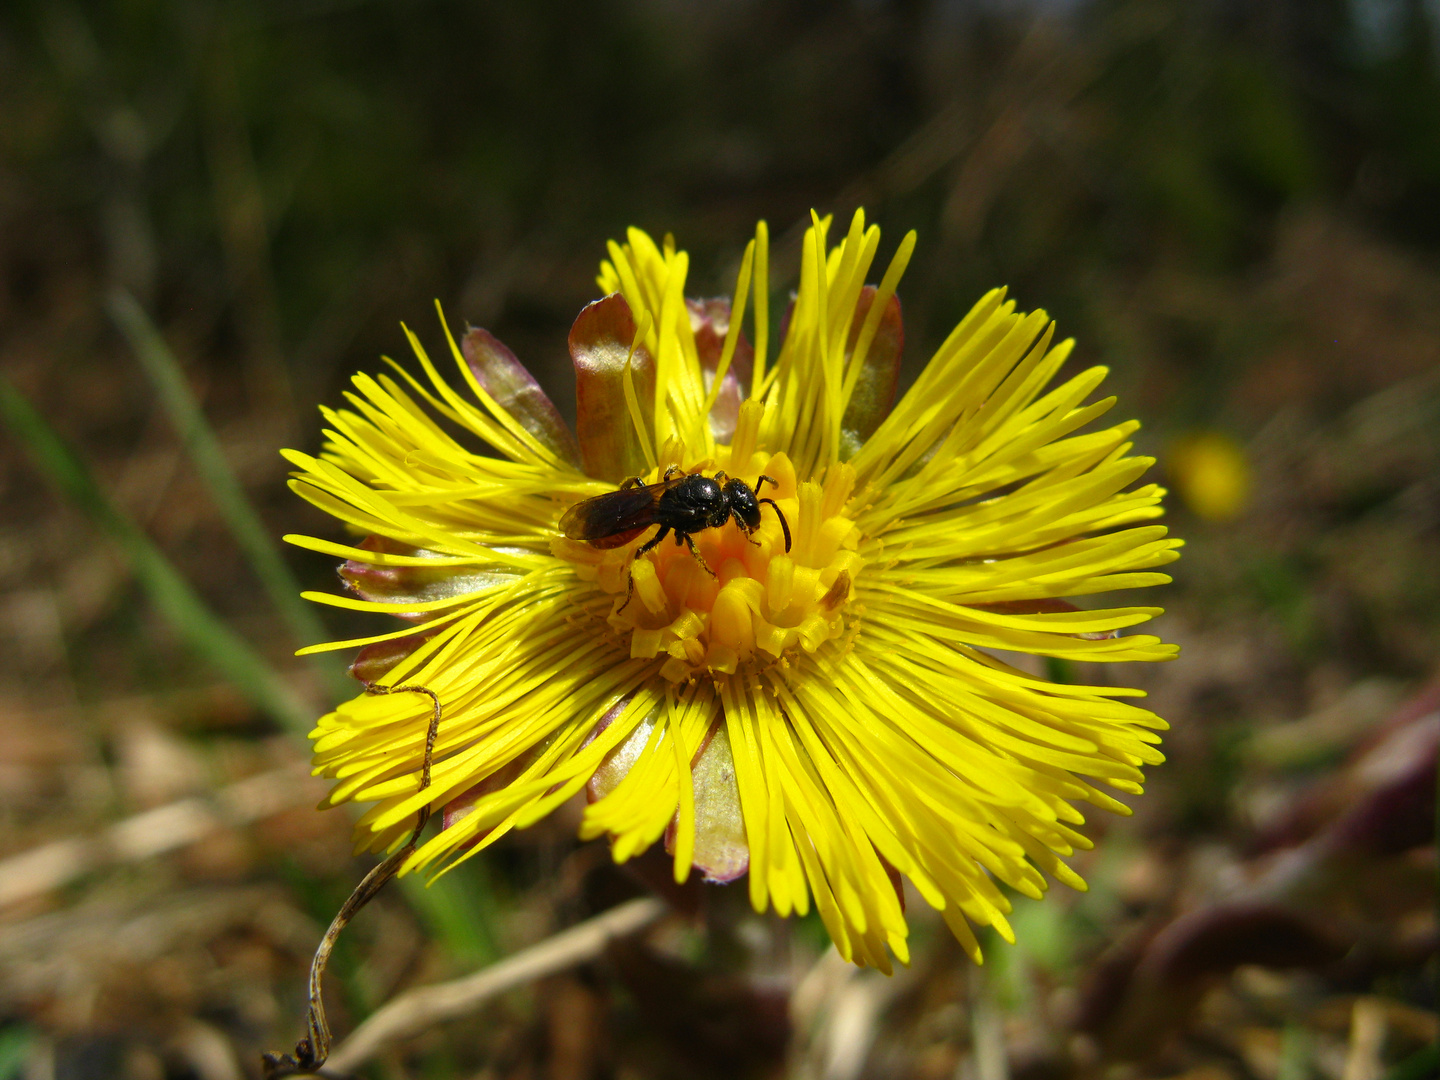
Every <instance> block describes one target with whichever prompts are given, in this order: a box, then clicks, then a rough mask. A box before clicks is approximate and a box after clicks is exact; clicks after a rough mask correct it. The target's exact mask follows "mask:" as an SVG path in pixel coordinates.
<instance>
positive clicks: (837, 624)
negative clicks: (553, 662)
mask: <svg viewBox="0 0 1440 1080" xmlns="http://www.w3.org/2000/svg"><path fill="white" fill-rule="evenodd" d="M745 426H746V425H744V423H743V421H742V425H741V428H742V430H741V431H737V433H736V434H737V438H736V440H735V442H734V443H733V444H732V445H731V446H729V447H719V448H717V450H718V453H717V456H716V457H715V458H709V459H706V460H699V461H697V460H685V457H684V454H683V450H681V449H680V448H678V447H673V446H672V447H671V448H669V449H670V453H669V454H668V455H666V460H664V461H662V462H660V463H659V465H658V466H657V467H656V469H655V470H654V471H653V472H652V473H651V474H649V475H647V476H644V477H642V478H641V479H642V480H644V481H645V482H647V483H655V482H657V481H658V480H659V478H660V477H661V476H662V475H663V474H664V471H665V469H666V468H667V467H669V466H670V465H672V464H673V465H678V466H679V467H680V468H682V469H683V470H684V471H686V472H689V473H697V472H703V473H705V474H707V475H713V473H714V472H715V471H717V470H720V469H723V470H724V471H726V472H727V473H729V474H730V475H732V476H738V477H741V478H742V479H744V480H746V481H747V482H748V483H750V484H752V485H753V484H754V483H755V482H756V480H757V478H758V477H759V476H761V475H762V474H763V475H765V476H768V477H770V478H772V479H773V480H774V481H775V487H774V488H773V489H772V488H770V487H769V486H768V485H767V487H766V489H765V493H766V495H767V496H772V497H773V498H774V499H775V501H776V503H777V504H778V505H779V509H780V512H781V513H783V514H784V515H785V519H786V521H787V522H788V523H789V525H790V531H791V541H792V542H791V547H790V551H789V552H788V553H787V552H786V550H785V538H784V533H783V531H782V529H781V526H780V520H779V518H778V516H777V515H776V514H775V513H774V512H773V510H772V509H771V508H769V507H766V508H765V511H764V512H763V513H762V514H761V523H760V528H759V529H757V530H756V531H755V533H754V534H753V535H752V536H749V537H747V536H746V535H745V533H744V532H742V531H741V529H740V528H739V527H738V526H737V525H736V524H735V523H734V522H733V521H731V522H729V523H728V524H726V525H724V526H723V527H721V528H716V529H706V530H704V531H703V532H698V533H695V534H694V536H693V539H694V541H695V547H696V549H697V550H698V551H699V553H700V555H701V557H702V558H703V559H704V560H705V563H706V564H707V565H708V566H709V567H710V568H711V569H712V570H713V571H714V576H713V577H712V576H711V574H709V573H707V572H706V570H705V568H704V567H702V566H701V565H700V563H699V562H698V561H697V560H696V559H694V558H693V557H692V556H691V555H690V552H689V551H688V550H687V549H686V548H685V547H684V546H683V545H676V544H672V543H670V542H669V541H668V540H666V541H664V542H662V543H661V544H659V545H658V546H656V547H655V548H652V549H651V550H650V551H648V552H646V553H645V554H644V555H641V556H639V557H638V558H636V557H635V552H636V550H637V549H638V548H640V547H641V546H642V545H643V544H644V542H645V541H646V540H648V539H649V538H650V536H651V535H652V532H653V530H647V531H646V532H645V533H643V534H641V535H640V536H638V537H636V538H635V539H634V540H633V541H631V542H630V543H629V544H626V545H624V546H623V547H618V548H612V549H608V550H601V549H598V548H595V547H592V546H590V545H589V544H585V543H580V542H578V541H574V540H568V539H565V538H563V537H557V538H556V539H555V540H554V541H553V542H552V550H553V551H554V553H555V554H556V555H557V556H559V557H560V558H563V559H566V560H567V561H569V562H571V563H572V564H573V565H574V566H575V571H576V575H577V576H578V577H579V578H580V579H581V580H583V581H593V582H595V583H596V585H598V587H599V588H600V589H602V590H604V591H605V592H606V593H608V594H610V595H611V596H613V597H614V602H613V604H612V605H611V609H610V614H609V616H608V618H607V619H606V622H607V623H608V625H609V628H610V629H611V630H612V631H613V632H614V633H616V634H619V635H622V636H628V638H629V645H630V655H631V656H632V657H634V658H641V659H653V658H656V657H659V656H661V655H662V654H664V655H665V656H666V660H665V663H664V665H663V666H662V668H661V670H660V673H661V675H663V676H664V677H665V678H666V679H668V680H670V681H671V682H676V683H679V682H688V681H691V680H694V679H697V678H700V677H702V676H703V675H707V674H708V675H711V676H714V675H718V674H727V675H728V674H734V673H735V672H737V671H739V670H741V669H742V668H759V667H767V666H769V665H770V664H772V663H775V662H776V661H780V662H782V663H783V662H784V660H785V658H786V657H787V655H791V654H794V653H795V652H797V651H802V650H803V651H804V652H809V653H813V652H815V651H816V650H817V649H819V648H820V646H821V645H823V644H824V643H825V642H827V641H831V640H833V639H836V638H840V637H842V636H844V635H845V633H846V626H847V616H849V617H851V621H853V616H854V615H855V614H856V613H855V612H854V611H853V605H852V602H851V598H852V596H853V593H854V582H855V579H856V577H857V576H858V575H859V573H860V572H861V570H862V568H863V566H864V560H863V559H862V558H861V557H860V554H859V552H858V550H857V548H858V546H859V542H860V534H859V530H858V529H857V528H856V526H855V522H854V521H853V520H852V519H851V517H850V516H848V515H847V513H846V510H847V507H848V504H849V503H850V501H851V496H852V495H853V493H854V488H855V472H854V470H853V469H851V468H850V466H849V465H846V464H844V463H839V464H836V465H834V466H832V467H831V468H830V469H829V471H828V472H827V473H826V475H825V477H824V479H823V482H820V483H816V482H813V481H807V482H805V483H797V480H796V476H795V467H794V465H793V464H791V462H790V459H789V458H788V457H787V456H786V455H784V454H773V455H772V454H767V453H765V452H763V451H756V450H752V449H750V447H751V446H753V442H750V441H748V440H746V439H745V437H744V436H745V434H746V433H745V432H744V430H743V428H744V427H745ZM722 457H723V458H724V460H723V461H722V460H718V459H719V458H722ZM632 576H633V579H634V590H633V595H632V596H631V597H630V600H629V602H628V603H627V602H626V595H627V592H628V591H629V589H630V580H631V578H632Z"/></svg>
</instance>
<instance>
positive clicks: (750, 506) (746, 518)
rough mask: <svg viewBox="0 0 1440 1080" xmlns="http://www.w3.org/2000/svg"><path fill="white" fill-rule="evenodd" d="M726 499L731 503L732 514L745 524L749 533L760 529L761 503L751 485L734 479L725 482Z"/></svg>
mask: <svg viewBox="0 0 1440 1080" xmlns="http://www.w3.org/2000/svg"><path fill="white" fill-rule="evenodd" d="M725 498H726V499H727V501H728V502H729V503H730V512H731V513H732V514H734V515H735V517H736V518H737V519H738V520H739V521H740V522H741V523H742V524H744V526H745V529H746V531H747V532H754V531H755V530H756V529H758V528H759V527H760V503H759V500H757V499H756V497H755V492H753V491H751V490H750V485H749V484H747V483H745V481H744V480H741V479H738V478H734V477H732V478H731V479H729V480H727V481H725Z"/></svg>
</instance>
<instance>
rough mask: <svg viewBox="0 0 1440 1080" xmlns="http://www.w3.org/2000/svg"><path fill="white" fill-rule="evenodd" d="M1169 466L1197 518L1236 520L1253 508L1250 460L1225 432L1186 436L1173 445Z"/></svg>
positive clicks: (1181, 495) (1168, 459) (1207, 432)
mask: <svg viewBox="0 0 1440 1080" xmlns="http://www.w3.org/2000/svg"><path fill="white" fill-rule="evenodd" d="M1165 467H1166V470H1167V471H1168V472H1169V473H1170V475H1171V477H1173V478H1174V481H1175V486H1176V488H1178V489H1179V491H1180V498H1181V499H1183V500H1184V501H1185V505H1186V506H1188V507H1189V508H1190V510H1191V512H1192V513H1194V514H1195V516H1196V517H1199V518H1203V519H1204V520H1206V521H1214V522H1226V521H1234V520H1235V519H1236V518H1238V517H1240V516H1241V515H1242V514H1244V513H1245V511H1246V510H1247V509H1249V507H1250V489H1251V487H1252V486H1253V482H1252V478H1251V470H1250V459H1249V458H1248V457H1246V455H1245V448H1244V447H1242V446H1241V445H1240V444H1239V443H1238V442H1236V441H1235V439H1234V438H1232V437H1231V436H1229V435H1227V434H1225V432H1223V431H1196V432H1191V433H1190V434H1188V435H1182V436H1181V437H1180V438H1178V439H1176V440H1175V441H1174V442H1173V443H1171V444H1170V449H1169V453H1168V454H1167V456H1166V462H1165Z"/></svg>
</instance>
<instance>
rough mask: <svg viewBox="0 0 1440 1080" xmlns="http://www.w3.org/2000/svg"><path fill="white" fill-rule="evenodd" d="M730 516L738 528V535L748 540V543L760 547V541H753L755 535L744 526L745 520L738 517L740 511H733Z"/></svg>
mask: <svg viewBox="0 0 1440 1080" xmlns="http://www.w3.org/2000/svg"><path fill="white" fill-rule="evenodd" d="M730 516H731V517H732V518H734V519H735V524H736V525H737V526H739V528H740V535H741V536H743V537H745V539H746V540H749V541H750V543H752V544H754V545H755V546H756V547H759V546H760V541H759V540H756V539H755V534H754V533H753V532H751V531H750V529H749V528H747V527H746V525H745V519H744V518H742V517H741V516H740V511H739V510H736V511H735V512H734V513H732V514H731V515H730Z"/></svg>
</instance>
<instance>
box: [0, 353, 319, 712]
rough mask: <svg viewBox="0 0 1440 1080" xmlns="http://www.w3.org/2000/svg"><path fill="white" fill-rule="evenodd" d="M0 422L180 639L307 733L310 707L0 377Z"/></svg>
mask: <svg viewBox="0 0 1440 1080" xmlns="http://www.w3.org/2000/svg"><path fill="white" fill-rule="evenodd" d="M0 420H3V421H4V423H5V424H6V426H7V427H9V429H10V431H11V432H12V434H14V436H15V438H16V440H17V441H18V442H19V443H20V444H21V445H22V446H23V447H24V448H25V450H26V451H27V452H28V453H29V454H30V457H31V458H32V459H33V460H34V462H35V464H36V465H37V466H38V467H39V469H40V470H41V471H42V472H43V473H44V474H45V475H46V476H47V477H48V478H49V480H50V482H51V483H52V484H54V485H55V487H56V488H58V489H59V490H60V491H61V493H62V494H64V495H65V496H66V497H67V498H69V499H70V500H71V501H72V502H73V503H74V504H75V505H76V506H78V507H79V508H80V509H81V510H82V511H84V513H85V514H86V516H88V517H89V518H90V520H91V521H92V522H93V523H94V524H95V526H96V527H97V528H98V529H99V530H100V531H101V532H102V533H104V534H105V535H106V536H108V537H109V538H110V539H111V540H113V541H114V542H115V544H116V545H117V546H118V547H119V548H120V550H121V551H122V552H123V553H124V555H125V557H126V559H127V560H128V561H129V564H130V569H131V571H132V572H133V573H134V575H135V578H136V580H138V581H139V582H140V585H141V587H142V588H143V589H144V590H145V593H146V595H147V596H148V597H149V598H150V602H151V603H153V604H154V605H155V607H156V608H157V609H158V610H159V611H160V613H161V615H163V616H164V617H165V619H166V620H167V621H168V622H169V623H170V624H171V626H173V627H174V628H175V631H176V632H177V633H178V634H179V635H180V637H181V639H182V640H183V641H184V642H185V643H186V644H187V645H188V646H189V647H190V648H191V649H192V650H193V651H194V652H195V653H196V654H197V655H199V656H200V657H202V658H203V659H205V660H207V661H208V662H209V663H210V664H211V665H212V666H213V667H214V668H215V669H216V670H217V671H219V672H220V674H222V675H223V676H225V678H227V679H229V680H230V681H231V682H232V683H234V684H235V686H236V687H237V688H239V689H240V690H241V691H242V692H243V693H244V694H245V695H246V697H248V698H249V699H250V701H251V702H252V703H253V704H254V705H255V706H256V707H257V708H259V709H261V710H263V711H264V712H266V713H268V714H269V715H270V716H272V717H274V718H275V719H276V720H277V721H279V722H280V723H282V724H284V725H285V726H286V727H288V728H290V729H291V730H294V731H297V732H299V733H301V734H303V733H305V732H307V731H308V730H309V729H310V727H311V726H312V722H313V719H314V712H313V710H312V709H311V708H310V707H309V706H307V705H306V704H305V703H304V702H303V701H301V700H300V698H299V697H298V696H297V695H296V694H295V692H294V691H293V690H292V689H291V688H290V687H289V686H288V685H287V684H286V683H285V681H284V680H283V679H281V678H280V676H279V674H277V673H276V671H275V670H274V669H273V668H272V667H271V666H270V665H269V664H268V663H266V661H265V660H264V659H263V658H262V657H261V656H260V655H259V654H258V653H257V652H255V650H254V649H252V648H251V647H250V644H249V643H248V642H247V641H245V640H244V639H243V638H241V637H240V636H239V635H237V634H235V633H234V632H233V631H232V630H231V629H230V628H229V627H228V626H226V625H225V624H224V623H223V622H221V621H220V619H219V618H217V617H216V616H215V614H214V613H213V612H212V611H211V610H210V609H209V608H208V607H206V605H205V602H204V601H203V600H201V599H200V597H199V596H197V595H196V593H195V591H194V590H193V589H192V588H191V587H190V583H189V582H187V581H186V580H185V578H184V577H182V576H181V575H180V573H179V572H178V571H177V570H176V569H175V567H174V566H173V565H172V564H171V562H170V560H169V559H168V558H166V556H165V553H164V552H162V551H161V550H160V549H159V548H158V547H156V546H155V544H154V543H153V542H152V541H151V540H150V538H149V537H148V536H146V535H145V533H144V532H143V531H142V530H141V529H140V527H139V526H138V525H136V524H135V522H133V521H132V520H131V519H130V518H129V517H127V516H126V515H125V514H124V513H123V512H122V511H121V510H120V509H119V508H118V507H117V506H115V504H114V503H112V502H111V501H110V500H109V499H108V498H107V497H106V496H105V493H104V492H103V491H101V490H100V486H99V485H98V484H97V483H96V482H95V478H94V477H93V476H92V475H91V474H90V470H89V469H88V468H86V466H85V463H84V462H83V461H82V460H81V459H80V457H79V456H78V455H77V454H76V453H75V452H74V451H73V450H72V449H71V448H70V447H69V446H68V445H67V444H66V443H65V441H64V440H63V439H62V438H61V437H60V435H59V434H58V433H57V432H56V431H55V429H54V428H52V427H51V426H50V425H49V424H48V423H47V422H46V421H45V418H44V417H42V416H41V415H40V414H39V413H38V412H36V411H35V409H34V407H33V406H32V405H31V404H30V402H28V401H27V400H26V399H25V397H24V395H22V394H21V393H20V392H19V391H18V390H17V389H15V387H14V386H13V385H11V383H10V382H9V381H8V380H6V379H5V378H4V377H0Z"/></svg>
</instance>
